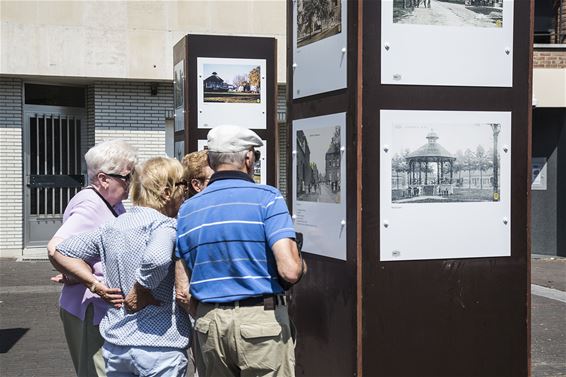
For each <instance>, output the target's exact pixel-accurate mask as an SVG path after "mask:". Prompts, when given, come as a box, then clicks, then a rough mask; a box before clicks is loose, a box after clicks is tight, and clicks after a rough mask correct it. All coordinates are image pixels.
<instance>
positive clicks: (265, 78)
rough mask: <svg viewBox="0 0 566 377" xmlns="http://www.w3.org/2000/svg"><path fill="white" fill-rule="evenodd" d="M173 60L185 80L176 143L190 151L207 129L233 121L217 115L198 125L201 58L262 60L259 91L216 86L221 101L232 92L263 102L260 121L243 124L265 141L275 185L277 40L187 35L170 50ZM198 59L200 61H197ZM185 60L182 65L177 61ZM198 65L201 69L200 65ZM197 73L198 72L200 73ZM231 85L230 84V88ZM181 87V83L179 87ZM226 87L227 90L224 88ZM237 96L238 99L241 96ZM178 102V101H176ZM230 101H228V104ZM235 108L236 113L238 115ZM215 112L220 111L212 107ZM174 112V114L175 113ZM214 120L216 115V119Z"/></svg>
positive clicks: (269, 177)
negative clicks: (208, 122) (182, 119)
mask: <svg viewBox="0 0 566 377" xmlns="http://www.w3.org/2000/svg"><path fill="white" fill-rule="evenodd" d="M173 55H174V61H173V64H174V66H175V67H178V69H177V68H176V69H175V74H176V75H177V76H179V77H181V75H179V74H177V72H178V71H180V70H181V67H182V69H183V72H184V79H183V85H182V89H181V90H182V92H183V93H184V94H185V96H184V98H183V111H182V113H183V117H184V121H183V124H184V130H183V131H182V132H180V131H177V132H175V142H176V143H179V145H181V143H182V146H183V148H184V153H189V152H193V151H196V150H198V143H199V140H201V141H202V140H206V135H207V134H208V131H209V130H210V128H212V127H214V126H215V125H220V124H234V123H231V122H230V121H229V118H226V117H221V118H218V119H217V120H218V124H216V123H215V124H208V125H206V126H203V125H200V126H199V124H198V122H199V96H200V97H201V98H200V102H201V109H202V102H203V98H202V97H203V93H202V90H201V91H199V85H201V86H202V85H203V78H202V77H200V78H199V74H200V76H202V74H203V72H202V69H203V66H204V65H203V63H202V61H203V59H204V60H206V61H207V62H208V63H210V64H211V66H212V63H217V62H222V61H224V62H228V63H230V60H234V61H237V62H251V63H249V64H252V63H254V64H255V62H257V61H261V62H262V65H261V67H262V72H261V75H260V76H261V80H262V81H261V82H262V83H263V85H262V87H261V94H259V92H260V90H259V88H258V89H256V88H254V87H253V86H252V85H248V86H249V87H250V88H248V87H247V86H246V87H245V88H244V87H242V88H238V87H236V86H234V84H233V83H230V84H229V83H228V82H226V83H224V84H225V87H226V88H224V87H222V88H217V89H218V93H219V95H221V96H223V97H224V99H225V100H224V101H220V102H228V101H227V100H226V97H227V96H228V94H230V93H233V94H234V97H235V96H236V95H237V96H238V97H242V98H243V97H246V98H244V99H243V100H244V102H248V103H250V106H254V105H255V103H253V102H256V101H258V100H257V99H255V98H252V97H254V96H255V97H258V98H261V103H262V104H263V105H264V107H262V109H263V110H262V111H260V112H264V114H261V115H262V117H261V119H262V124H259V125H258V124H257V122H256V123H255V125H256V127H250V126H249V125H246V124H245V122H244V123H242V124H241V125H242V126H246V127H248V128H252V129H253V130H254V131H255V132H256V133H257V134H258V135H259V136H260V137H261V138H262V139H263V140H266V141H267V148H266V149H267V159H266V160H267V178H266V183H267V184H269V185H272V186H275V185H276V178H277V173H276V163H275V161H276V158H277V151H276V148H275V146H276V145H277V141H276V126H277V118H276V117H277V112H276V94H277V40H276V39H275V38H264V37H241V36H220V35H193V34H189V35H186V36H185V37H184V38H183V39H182V40H181V41H179V42H178V43H177V44H176V45H175V47H174V51H173ZM199 59H200V60H199ZM182 61H184V65H180V63H181V62H182ZM199 67H200V68H199ZM199 72H200V73H199ZM232 86H233V87H232ZM180 87H181V86H180ZM224 89H226V90H224ZM242 98H240V99H242ZM213 100H216V99H210V98H208V97H206V93H205V98H204V102H212V101H213ZM175 102H176V104H177V102H178V101H177V100H176V101H175ZM230 105H231V104H229V106H230ZM237 110H238V109H236V112H235V113H236V115H237V114H238V111H237ZM214 111H217V112H218V111H220V112H221V111H222V110H218V109H214ZM176 115H177V114H176ZM215 120H216V118H215Z"/></svg>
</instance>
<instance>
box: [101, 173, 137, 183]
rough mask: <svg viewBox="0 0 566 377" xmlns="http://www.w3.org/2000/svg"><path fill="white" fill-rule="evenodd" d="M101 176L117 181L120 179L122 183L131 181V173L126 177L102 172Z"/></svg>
mask: <svg viewBox="0 0 566 377" xmlns="http://www.w3.org/2000/svg"><path fill="white" fill-rule="evenodd" d="M102 174H106V175H107V176H109V177H112V178H117V179H121V180H122V181H124V182H130V181H131V180H132V173H130V174H127V175H122V174H114V173H104V172H102Z"/></svg>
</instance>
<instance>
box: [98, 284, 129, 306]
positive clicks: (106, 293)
mask: <svg viewBox="0 0 566 377" xmlns="http://www.w3.org/2000/svg"><path fill="white" fill-rule="evenodd" d="M93 293H96V294H97V295H98V296H100V298H101V299H103V300H104V301H106V302H107V303H109V304H110V305H112V306H113V307H115V308H116V309H120V308H121V307H122V305H123V304H124V295H123V294H122V291H121V290H120V288H108V287H107V286H106V285H105V284H104V283H102V282H97V283H96V285H95V288H94V292H93Z"/></svg>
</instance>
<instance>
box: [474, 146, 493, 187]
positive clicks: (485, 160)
mask: <svg viewBox="0 0 566 377" xmlns="http://www.w3.org/2000/svg"><path fill="white" fill-rule="evenodd" d="M475 165H476V166H477V168H478V170H479V171H480V189H483V172H484V171H486V170H487V169H488V168H489V166H490V163H489V157H488V155H487V154H486V153H485V149H484V147H482V146H481V145H478V147H477V148H476V163H475Z"/></svg>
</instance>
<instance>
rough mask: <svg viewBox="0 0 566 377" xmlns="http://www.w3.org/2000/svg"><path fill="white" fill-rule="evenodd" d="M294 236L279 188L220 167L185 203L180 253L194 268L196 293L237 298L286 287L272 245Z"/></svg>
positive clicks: (216, 299)
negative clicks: (201, 188) (262, 183)
mask: <svg viewBox="0 0 566 377" xmlns="http://www.w3.org/2000/svg"><path fill="white" fill-rule="evenodd" d="M294 237H295V228H294V226H293V222H292V220H291V216H290V215H289V210H288V209H287V205H286V203H285V200H284V199H283V197H282V196H281V193H280V192H279V190H277V189H276V188H274V187H271V186H267V185H259V184H256V183H254V181H253V180H252V179H251V178H250V177H249V176H248V175H246V174H245V173H242V172H237V171H220V172H217V173H215V174H214V175H213V176H212V179H211V180H210V183H209V185H208V187H207V188H206V189H205V190H204V191H203V192H201V193H199V194H197V195H195V196H193V197H192V198H190V199H189V200H187V201H186V202H185V203H184V204H183V205H182V206H181V209H180V210H179V215H178V218H177V247H176V254H177V257H178V258H183V259H184V260H185V262H186V263H187V267H188V268H189V270H191V281H190V293H191V295H193V296H194V297H195V298H196V299H197V300H199V301H201V302H212V303H222V302H232V301H237V300H242V299H245V298H248V297H253V296H259V295H264V294H274V293H281V292H283V288H281V285H280V284H279V281H278V279H277V267H276V263H275V257H274V256H273V251H272V250H271V246H273V244H274V243H275V242H277V241H278V240H280V239H282V238H294Z"/></svg>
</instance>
